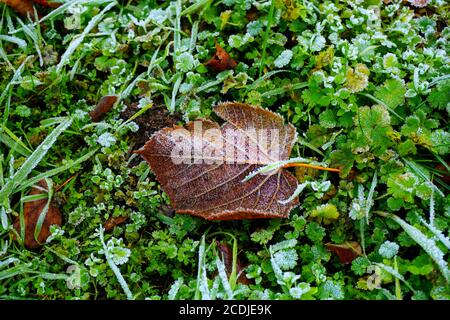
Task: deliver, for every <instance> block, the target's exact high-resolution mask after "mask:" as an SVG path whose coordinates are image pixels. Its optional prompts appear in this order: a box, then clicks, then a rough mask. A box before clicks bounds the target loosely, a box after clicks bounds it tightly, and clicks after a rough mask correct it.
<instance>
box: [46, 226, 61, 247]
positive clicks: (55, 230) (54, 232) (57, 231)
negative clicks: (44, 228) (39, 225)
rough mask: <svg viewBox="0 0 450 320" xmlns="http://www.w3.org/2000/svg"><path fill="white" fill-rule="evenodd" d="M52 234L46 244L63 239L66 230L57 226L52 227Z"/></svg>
mask: <svg viewBox="0 0 450 320" xmlns="http://www.w3.org/2000/svg"><path fill="white" fill-rule="evenodd" d="M50 233H51V234H50V236H49V237H48V238H47V240H46V241H45V242H46V243H49V242H51V241H52V240H53V239H55V238H58V237H61V236H62V235H63V234H64V230H63V229H61V228H60V227H59V226H57V225H52V226H50Z"/></svg>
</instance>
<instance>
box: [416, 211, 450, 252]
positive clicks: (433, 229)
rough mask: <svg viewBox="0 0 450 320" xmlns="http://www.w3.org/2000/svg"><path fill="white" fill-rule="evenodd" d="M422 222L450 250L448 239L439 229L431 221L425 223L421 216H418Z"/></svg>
mask: <svg viewBox="0 0 450 320" xmlns="http://www.w3.org/2000/svg"><path fill="white" fill-rule="evenodd" d="M420 222H422V223H423V224H424V225H425V226H426V227H427V228H428V229H429V230H430V231H431V232H432V233H433V234H434V236H435V237H436V239H438V240H439V241H441V242H442V243H443V244H444V245H445V246H446V247H447V248H448V249H449V250H450V239H449V238H448V237H446V236H445V235H444V234H443V233H442V232H441V231H440V230H439V229H437V228H436V227H435V226H434V225H433V224H432V223H427V222H426V221H425V220H424V219H423V218H420Z"/></svg>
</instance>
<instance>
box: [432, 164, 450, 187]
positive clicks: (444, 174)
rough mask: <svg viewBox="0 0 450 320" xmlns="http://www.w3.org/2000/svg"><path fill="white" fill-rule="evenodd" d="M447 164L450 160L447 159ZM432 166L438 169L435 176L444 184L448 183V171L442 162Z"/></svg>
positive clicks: (449, 175)
mask: <svg viewBox="0 0 450 320" xmlns="http://www.w3.org/2000/svg"><path fill="white" fill-rule="evenodd" d="M447 165H450V161H447ZM434 168H435V169H436V170H438V171H439V173H438V174H437V175H436V177H438V178H440V179H441V180H442V181H444V182H445V183H446V184H449V185H450V172H449V171H448V170H447V168H446V167H445V166H444V165H443V164H442V163H439V164H438V165H436V166H435V167H434Z"/></svg>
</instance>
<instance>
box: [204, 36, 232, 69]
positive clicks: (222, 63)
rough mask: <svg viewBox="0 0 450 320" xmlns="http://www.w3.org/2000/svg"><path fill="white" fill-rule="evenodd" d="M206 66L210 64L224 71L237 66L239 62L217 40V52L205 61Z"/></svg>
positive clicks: (213, 67)
mask: <svg viewBox="0 0 450 320" xmlns="http://www.w3.org/2000/svg"><path fill="white" fill-rule="evenodd" d="M205 66H210V67H211V68H212V69H214V70H215V71H224V70H228V69H234V68H236V66H237V62H236V61H234V60H233V59H232V58H231V57H230V55H229V54H228V52H226V51H225V49H224V48H222V47H221V46H220V45H219V44H218V43H217V42H216V52H215V53H214V55H213V56H212V58H211V59H209V60H208V61H207V62H205Z"/></svg>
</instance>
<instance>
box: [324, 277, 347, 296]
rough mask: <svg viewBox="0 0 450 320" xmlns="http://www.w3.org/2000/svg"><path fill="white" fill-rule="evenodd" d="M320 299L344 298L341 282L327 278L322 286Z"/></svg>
mask: <svg viewBox="0 0 450 320" xmlns="http://www.w3.org/2000/svg"><path fill="white" fill-rule="evenodd" d="M320 299H323V300H339V299H344V291H343V290H342V286H341V285H340V284H339V283H335V282H334V281H332V280H327V281H326V282H325V283H324V284H323V285H322V287H321V288H320Z"/></svg>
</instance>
